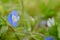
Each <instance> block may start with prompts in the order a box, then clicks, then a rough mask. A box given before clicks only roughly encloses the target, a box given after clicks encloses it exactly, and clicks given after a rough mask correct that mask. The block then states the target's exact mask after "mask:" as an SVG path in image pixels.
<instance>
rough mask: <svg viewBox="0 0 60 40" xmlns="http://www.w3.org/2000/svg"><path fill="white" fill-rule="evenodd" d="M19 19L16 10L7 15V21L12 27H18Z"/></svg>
mask: <svg viewBox="0 0 60 40" xmlns="http://www.w3.org/2000/svg"><path fill="white" fill-rule="evenodd" d="M19 19H20V17H19V16H18V12H17V11H16V10H14V11H12V12H11V13H10V14H9V15H8V21H9V23H10V24H11V25H12V26H14V27H16V26H18V21H19Z"/></svg>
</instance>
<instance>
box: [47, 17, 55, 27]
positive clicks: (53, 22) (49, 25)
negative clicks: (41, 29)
mask: <svg viewBox="0 0 60 40" xmlns="http://www.w3.org/2000/svg"><path fill="white" fill-rule="evenodd" d="M54 24H55V19H54V18H53V17H52V18H49V19H48V20H47V26H48V27H51V26H53V25H54Z"/></svg>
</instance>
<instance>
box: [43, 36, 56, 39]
mask: <svg viewBox="0 0 60 40" xmlns="http://www.w3.org/2000/svg"><path fill="white" fill-rule="evenodd" d="M44 40H55V38H54V37H52V36H48V37H45V38H44Z"/></svg>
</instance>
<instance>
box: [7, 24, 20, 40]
mask: <svg viewBox="0 0 60 40" xmlns="http://www.w3.org/2000/svg"><path fill="white" fill-rule="evenodd" d="M8 29H10V30H12V32H14V33H15V36H16V38H17V40H20V38H19V36H18V35H17V34H16V30H15V29H14V28H12V27H11V26H10V25H8Z"/></svg>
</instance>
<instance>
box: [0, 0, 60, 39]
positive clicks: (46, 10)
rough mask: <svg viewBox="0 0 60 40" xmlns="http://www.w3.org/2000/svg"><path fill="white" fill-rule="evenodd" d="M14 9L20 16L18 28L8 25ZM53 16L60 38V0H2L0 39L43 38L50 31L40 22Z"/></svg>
mask: <svg viewBox="0 0 60 40" xmlns="http://www.w3.org/2000/svg"><path fill="white" fill-rule="evenodd" d="M12 10H17V11H18V12H19V16H20V21H19V22H18V23H19V25H18V27H16V28H14V27H13V26H11V28H10V27H8V26H9V25H8V24H9V22H8V21H7V20H8V19H7V18H8V15H9V13H10V12H11V11H12ZM52 16H54V17H55V20H56V24H57V28H58V30H57V31H58V38H59V39H60V0H0V40H43V38H44V36H48V35H49V33H48V31H47V30H46V27H45V26H44V27H43V28H42V27H41V26H39V25H40V24H39V22H41V21H42V20H44V19H48V18H50V17H52ZM36 24H39V25H38V26H36Z"/></svg>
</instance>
